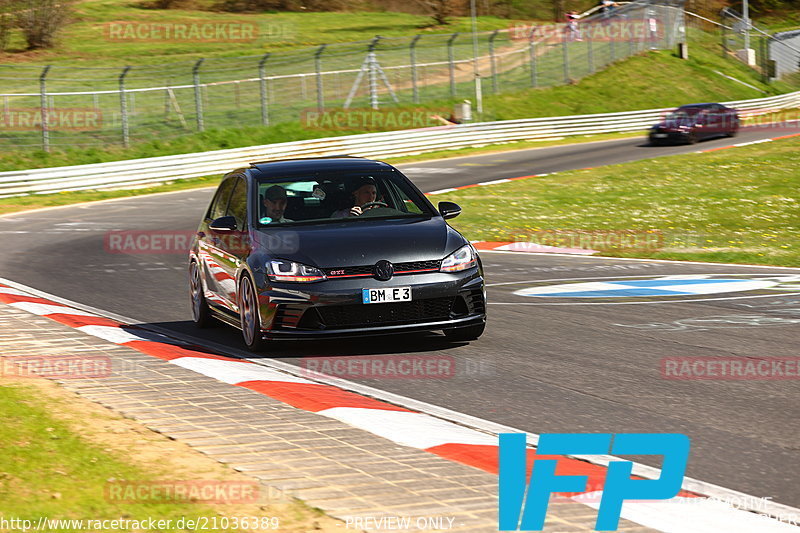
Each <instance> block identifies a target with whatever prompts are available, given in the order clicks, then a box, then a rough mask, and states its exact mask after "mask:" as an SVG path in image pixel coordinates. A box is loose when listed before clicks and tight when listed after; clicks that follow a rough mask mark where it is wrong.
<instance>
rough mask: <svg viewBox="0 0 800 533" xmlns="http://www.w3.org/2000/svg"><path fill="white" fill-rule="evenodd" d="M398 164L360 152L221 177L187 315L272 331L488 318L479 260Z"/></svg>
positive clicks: (477, 325) (193, 272) (202, 321)
mask: <svg viewBox="0 0 800 533" xmlns="http://www.w3.org/2000/svg"><path fill="white" fill-rule="evenodd" d="M460 212H461V209H460V208H459V207H458V206H457V205H456V204H454V203H452V202H440V203H439V205H438V210H437V209H436V208H435V207H434V206H433V205H432V204H431V203H430V202H429V201H428V199H427V198H426V197H425V196H424V195H423V194H422V193H421V192H420V191H419V190H418V189H417V188H416V187H415V186H414V185H413V184H412V183H411V181H409V180H408V178H406V177H405V176H404V175H403V174H402V173H400V171H399V170H397V169H396V168H394V167H392V166H391V165H388V164H386V163H382V162H379V161H371V160H368V159H361V158H354V157H337V158H324V159H295V160H284V161H273V162H266V163H255V164H252V165H251V166H250V167H249V168H243V169H238V170H234V171H233V172H230V173H229V174H227V175H225V177H224V178H223V180H222V182H221V183H220V185H219V188H218V189H217V192H216V194H215V195H214V198H213V199H212V201H211V204H210V205H209V207H208V209H207V210H206V212H205V216H204V217H203V220H202V222H201V223H200V227H199V228H198V230H197V235H196V237H195V240H194V242H193V244H192V248H191V251H190V253H189V277H190V287H191V303H192V316H193V318H194V321H195V323H196V324H197V325H198V326H200V327H205V326H208V325H211V324H212V323H213V322H215V321H222V322H226V323H228V324H231V325H234V326H236V327H238V328H240V329H241V330H242V334H243V337H244V341H245V343H246V344H247V346H248V347H249V348H250V349H251V350H256V351H257V350H262V349H264V348H265V347H266V343H267V341H269V340H270V339H282V338H286V339H290V338H291V339H297V338H312V339H313V338H321V337H334V336H354V335H365V334H384V333H403V332H408V331H435V330H442V331H443V332H444V334H445V335H446V336H447V337H448V338H450V339H452V340H455V341H468V340H473V339H477V338H478V337H479V336H480V335H481V334H482V333H483V330H484V327H485V324H486V295H485V289H484V281H483V268H482V266H481V262H480V258H479V257H478V254H477V253H476V251H475V249H474V248H473V247H472V245H470V243H469V242H468V241H467V240H466V239H464V237H462V236H461V234H459V233H458V232H457V231H456V230H454V229H453V228H451V227H450V226H449V225H448V224H447V222H445V220H446V219H449V218H453V217H455V216H457V215H458V214H459V213H460Z"/></svg>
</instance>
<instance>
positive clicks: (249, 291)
mask: <svg viewBox="0 0 800 533" xmlns="http://www.w3.org/2000/svg"><path fill="white" fill-rule="evenodd" d="M239 325H240V327H241V328H242V340H244V343H245V345H247V349H248V350H250V351H251V352H261V351H263V350H264V349H266V347H267V342H266V341H265V340H264V339H263V338H261V318H260V316H259V313H258V297H257V296H256V291H255V288H254V287H253V282H252V280H251V279H250V277H249V276H247V275H244V276H242V280H241V281H240V282H239Z"/></svg>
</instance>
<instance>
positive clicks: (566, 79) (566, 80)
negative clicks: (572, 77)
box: [562, 26, 569, 84]
mask: <svg viewBox="0 0 800 533" xmlns="http://www.w3.org/2000/svg"><path fill="white" fill-rule="evenodd" d="M568 38H569V28H567V27H566V26H565V27H564V40H563V46H562V48H563V58H562V63H564V83H566V84H569V49H568V46H567V45H568V43H567V40H568Z"/></svg>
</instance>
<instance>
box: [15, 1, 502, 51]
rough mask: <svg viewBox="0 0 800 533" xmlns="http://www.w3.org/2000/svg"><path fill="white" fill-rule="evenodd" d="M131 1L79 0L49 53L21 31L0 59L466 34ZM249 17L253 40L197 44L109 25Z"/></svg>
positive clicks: (464, 27) (380, 18) (378, 20)
mask: <svg viewBox="0 0 800 533" xmlns="http://www.w3.org/2000/svg"><path fill="white" fill-rule="evenodd" d="M143 3H144V2H137V1H134V0H82V1H81V2H79V3H78V4H77V6H76V13H75V17H74V19H75V20H74V22H73V23H72V24H70V25H69V26H67V28H66V29H65V30H64V31H63V33H62V34H61V38H60V40H59V44H58V46H57V47H56V48H54V49H52V50H40V51H34V52H26V51H24V50H23V48H24V46H23V41H22V38H21V35H19V34H14V35H13V38H12V40H11V43H10V46H9V49H10V51H11V53H7V54H2V53H0V63H10V62H13V63H36V64H47V63H58V64H59V65H61V66H64V65H75V66H78V65H79V66H91V67H98V66H102V67H112V66H113V67H122V66H125V65H130V64H135V65H145V64H156V63H171V62H176V61H190V60H195V59H198V58H200V57H206V58H220V57H234V56H245V55H259V54H263V53H265V52H282V51H288V50H296V49H299V48H307V47H311V46H316V45H320V44H325V43H328V44H330V43H345V42H350V41H364V40H367V39H371V38H373V37H375V36H376V35H381V36H383V37H404V36H409V35H413V34H417V33H423V34H428V33H453V32H462V33H463V32H469V31H470V20H469V19H468V18H465V17H454V18H453V19H452V22H451V24H448V25H446V26H439V27H433V26H431V25H430V23H431V20H432V19H431V18H430V17H427V16H422V15H412V14H407V13H395V12H348V13H336V12H305V13H289V12H282V13H278V12H276V13H247V14H245V13H223V12H215V11H209V10H199V9H194V10H181V9H168V10H159V9H144V8H142V7H141V6H142V4H143ZM242 21H246V22H251V23H255V24H257V25H259V28H260V37H259V38H258V39H255V40H252V41H244V40H239V41H229V42H196V41H188V40H184V41H177V40H176V41H174V42H170V41H168V40H163V41H157V42H147V41H141V40H126V41H119V40H109V39H108V33H107V27H106V25H107V24H108V23H112V22H133V23H142V22H155V23H187V24H191V23H205V22H212V23H215V24H220V23H227V22H234V23H236V22H242ZM511 23H512V21H510V20H508V19H501V18H498V17H488V16H487V17H480V22H479V29H480V30H481V31H488V30H494V29H499V28H507V27H508V26H509V25H510V24H511Z"/></svg>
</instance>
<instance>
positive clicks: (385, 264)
mask: <svg viewBox="0 0 800 533" xmlns="http://www.w3.org/2000/svg"><path fill="white" fill-rule="evenodd" d="M372 274H373V275H374V276H375V279H377V280H380V281H388V280H390V279H392V276H394V265H392V264H391V263H390V262H389V261H387V260H385V259H381V260H380V261H378V262H377V263H375V266H374V267H373V268H372Z"/></svg>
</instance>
